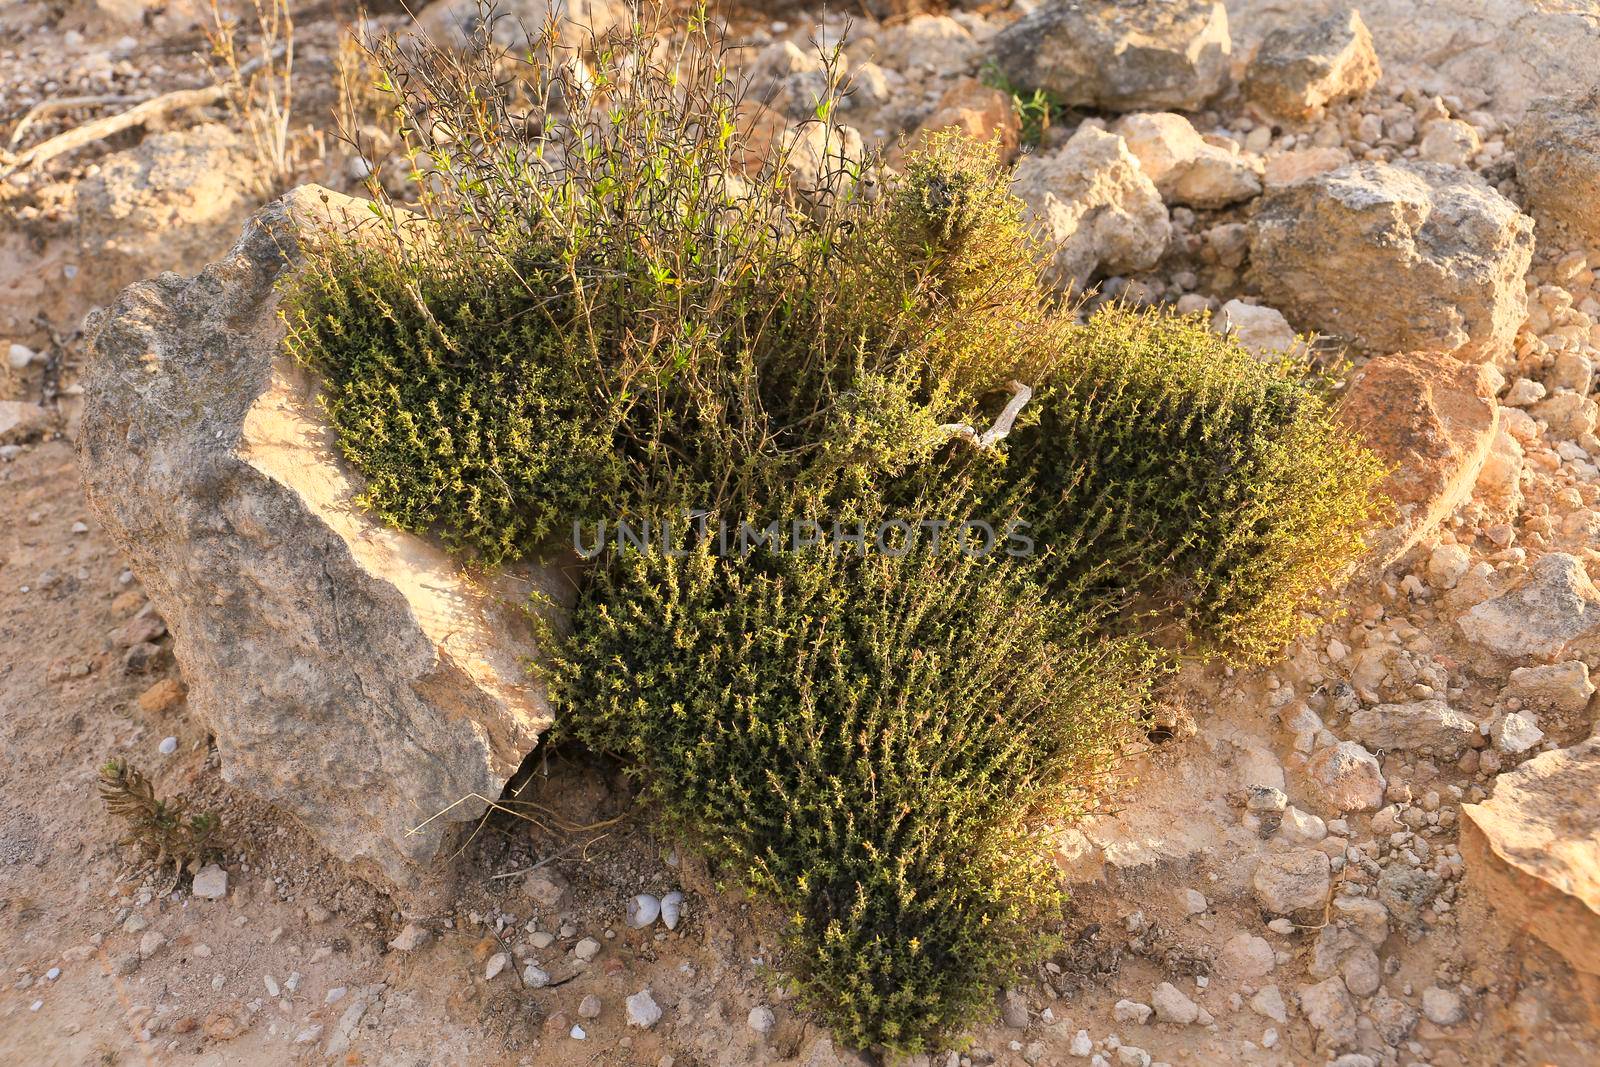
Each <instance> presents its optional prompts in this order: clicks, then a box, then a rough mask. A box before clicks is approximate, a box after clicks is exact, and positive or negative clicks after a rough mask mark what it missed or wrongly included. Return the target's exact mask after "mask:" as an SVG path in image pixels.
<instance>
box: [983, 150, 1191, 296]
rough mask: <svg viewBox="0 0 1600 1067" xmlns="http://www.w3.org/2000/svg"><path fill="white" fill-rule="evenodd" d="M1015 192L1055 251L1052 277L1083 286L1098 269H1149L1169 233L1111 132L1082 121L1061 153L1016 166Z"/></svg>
mask: <svg viewBox="0 0 1600 1067" xmlns="http://www.w3.org/2000/svg"><path fill="white" fill-rule="evenodd" d="M1014 188H1015V191H1016V194H1017V195H1018V196H1019V197H1021V198H1022V200H1023V202H1024V203H1025V204H1027V206H1028V213H1029V215H1030V216H1031V218H1032V220H1033V222H1034V224H1035V225H1036V226H1038V227H1039V228H1040V230H1041V231H1042V232H1043V237H1044V240H1045V241H1046V243H1047V246H1048V247H1050V248H1052V249H1054V250H1055V252H1054V258H1053V261H1052V266H1051V272H1052V275H1053V277H1052V280H1053V281H1054V283H1055V284H1056V285H1058V286H1060V287H1061V288H1062V289H1067V290H1076V289H1081V288H1083V287H1084V286H1086V285H1087V284H1088V283H1089V282H1090V281H1091V280H1092V279H1093V278H1094V277H1095V276H1096V275H1097V274H1098V273H1101V272H1107V273H1120V272H1129V271H1139V270H1147V269H1149V268H1150V267H1153V266H1155V264H1156V262H1157V261H1158V260H1159V259H1160V258H1161V254H1162V253H1163V252H1164V251H1166V247H1167V241H1168V240H1169V238H1170V237H1171V234H1172V225H1171V222H1170V221H1169V219H1168V217H1167V208H1166V205H1165V204H1163V203H1162V202H1161V194H1160V193H1159V192H1157V191H1156V187H1155V185H1154V183H1152V182H1151V181H1150V179H1149V177H1148V176H1146V174H1145V173H1144V171H1143V169H1141V168H1140V166H1139V160H1138V159H1137V158H1136V157H1135V156H1134V155H1133V153H1131V152H1129V151H1128V146H1127V144H1126V143H1125V142H1124V141H1123V140H1122V138H1121V137H1118V136H1117V135H1116V134H1112V133H1107V132H1105V131H1104V130H1099V129H1096V128H1094V127H1093V126H1084V127H1082V128H1081V129H1079V130H1078V132H1077V133H1075V134H1073V136H1072V139H1071V140H1070V141H1068V142H1067V143H1066V145H1065V146H1064V147H1063V148H1062V149H1061V151H1059V152H1057V153H1055V154H1054V155H1050V156H1029V157H1027V158H1026V159H1024V160H1023V161H1022V162H1021V163H1019V164H1018V165H1017V170H1016V183H1015V186H1014Z"/></svg>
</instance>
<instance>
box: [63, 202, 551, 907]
mask: <svg viewBox="0 0 1600 1067" xmlns="http://www.w3.org/2000/svg"><path fill="white" fill-rule="evenodd" d="M344 213H348V215H347V217H349V218H352V219H364V218H368V217H370V215H369V213H368V212H367V211H366V209H365V204H364V203H363V202H361V201H355V200H351V199H350V198H347V197H343V196H339V195H338V194H335V193H330V192H327V191H324V190H319V189H317V188H316V187H314V186H302V187H301V188H299V189H297V190H295V191H294V192H291V193H290V194H289V195H287V196H285V197H284V198H283V199H281V200H278V201H276V202H274V203H272V204H270V205H268V206H267V207H265V208H263V209H262V210H261V211H260V212H259V213H258V214H257V215H256V216H255V217H254V218H253V219H252V220H251V222H250V223H249V225H248V226H247V227H246V229H245V231H244V234H243V236H242V237H241V238H240V240H239V242H238V243H237V244H236V245H235V246H234V248H233V249H232V251H230V252H229V253H228V255H227V256H225V257H224V258H223V259H222V260H220V261H219V262H217V263H215V264H213V265H211V266H210V267H207V268H206V269H205V270H204V271H202V272H201V274H200V275H199V277H197V278H195V279H194V280H192V281H186V280H184V279H183V278H180V277H179V276H177V275H175V274H164V275H162V276H161V277H160V278H157V279H156V280H154V281H150V282H141V283H139V284H136V285H134V286H131V287H130V288H129V289H127V290H126V291H124V292H123V294H122V295H121V296H120V297H119V298H118V299H117V301H116V303H115V304H114V305H113V306H112V307H111V308H110V309H109V310H107V311H105V312H102V313H100V314H98V315H97V316H96V317H95V318H94V319H93V320H92V321H91V323H90V325H89V338H90V340H89V347H90V350H91V352H92V354H93V358H92V362H91V364H90V366H89V369H88V375H87V379H86V383H85V391H86V394H87V400H86V407H85V411H84V415H83V430H82V439H81V448H80V465H81V467H82V471H83V476H84V481H85V484H86V488H87V491H88V499H89V503H90V506H91V508H92V509H93V511H94V512H95V514H96V516H97V517H98V519H99V521H100V524H101V525H102V526H103V527H104V528H105V529H106V530H108V531H109V532H110V533H111V534H112V536H113V537H114V538H115V540H116V541H117V543H118V544H119V545H120V546H121V548H122V549H123V550H124V551H125V552H126V553H127V554H128V556H129V558H130V561H131V563H132V566H133V569H134V570H135V571H136V572H137V573H138V575H139V577H140V579H141V580H142V582H143V584H144V588H145V590H146V591H147V592H148V593H149V596H150V600H151V602H152V604H154V605H155V607H156V609H157V611H158V612H159V614H160V616H161V617H162V618H164V619H165V620H166V621H167V623H168V625H169V626H170V628H171V630H172V633H173V635H174V638H175V651H176V654H177V658H178V661H179V664H180V665H181V667H182V669H183V676H184V678H185V679H186V680H187V681H188V683H189V709H190V711H191V712H193V713H194V714H195V715H196V716H197V717H198V718H199V719H200V721H202V722H203V723H205V724H206V726H207V727H208V728H209V729H210V730H211V731H212V733H213V734H214V735H215V737H216V743H217V747H218V749H219V751H220V753H221V757H222V773H223V776H224V778H225V779H227V780H228V781H230V782H232V783H233V784H234V785H236V786H238V787H240V788H242V789H245V790H247V791H249V792H251V793H254V794H256V795H257V796H259V797H261V798H262V799H264V800H267V801H269V802H271V803H273V804H274V805H276V806H278V807H279V808H280V809H281V810H283V811H284V812H286V813H288V814H290V815H292V816H294V817H295V818H296V819H298V820H299V821H300V822H301V823H302V824H303V825H304V826H305V827H306V829H307V830H308V831H309V832H310V833H311V834H312V836H313V837H315V838H316V839H317V840H318V841H319V842H320V843H321V844H322V845H323V846H324V847H326V848H327V849H328V850H329V851H330V852H332V853H333V854H334V855H336V856H338V857H341V858H343V859H345V860H348V861H351V862H352V863H354V864H355V866H356V870H357V872H358V873H361V874H363V875H364V876H367V877H373V878H376V879H378V880H380V881H386V882H388V883H389V884H391V885H392V886H394V887H396V888H399V889H401V890H407V889H412V888H416V887H418V886H419V885H421V884H422V883H423V881H424V877H423V872H422V869H421V865H423V864H425V863H427V862H428V861H429V860H431V859H432V858H433V857H434V856H435V855H436V854H437V853H438V852H439V850H440V847H441V845H442V844H443V842H444V840H445V838H446V836H447V834H448V833H449V831H450V829H451V827H452V826H453V825H455V824H458V823H460V822H461V821H462V820H470V819H473V818H476V817H477V815H478V814H480V813H481V812H482V811H483V810H484V807H485V804H484V800H483V799H481V798H493V797H495V796H497V795H498V794H499V792H500V789H501V787H502V786H503V785H504V783H505V781H506V779H507V778H508V777H509V776H510V775H511V774H512V772H514V771H515V770H516V768H517V767H518V765H519V764H520V762H521V760H522V758H523V757H524V756H525V755H526V754H527V753H528V752H529V751H531V750H532V748H533V747H534V745H535V744H536V743H537V741H538V739H539V735H540V734H541V733H542V732H543V730H544V728H545V726H546V725H548V723H549V721H550V713H549V709H548V705H547V704H546V702H545V699H544V696H543V694H542V692H541V691H540V689H539V688H538V687H537V686H535V685H534V684H533V683H532V682H531V681H530V680H529V678H528V676H527V674H526V671H525V668H524V666H523V664H524V662H525V657H526V656H527V655H528V654H529V653H530V651H531V650H532V648H533V647H534V646H533V645H532V640H533V637H532V633H531V630H530V627H529V624H528V622H527V621H526V619H525V617H524V615H523V612H522V610H521V605H523V604H525V603H526V602H527V597H528V591H529V589H530V587H531V588H534V589H543V590H546V591H549V592H552V593H559V589H560V583H559V580H558V578H557V577H556V574H555V572H554V570H551V571H538V570H534V569H531V568H529V569H525V570H522V571H520V572H511V573H507V574H505V575H502V576H501V577H498V578H495V579H480V578H474V577H472V576H470V575H469V574H468V573H466V572H464V571H463V570H462V569H461V568H460V567H459V566H457V564H456V561H455V560H454V559H452V558H451V557H449V556H448V555H446V554H445V553H444V552H443V551H442V550H440V549H439V548H437V547H435V546H434V545H432V544H430V543H428V542H426V541H424V540H422V539H420V538H417V537H414V536H411V535H409V534H405V533H400V532H398V531H395V530H391V529H388V528H386V527H384V526H382V525H380V524H379V522H378V521H377V520H376V519H375V518H373V517H371V516H369V515H367V514H366V513H365V512H363V511H362V510H361V509H360V508H359V507H357V506H356V504H355V502H354V501H355V498H356V496H357V494H358V493H359V491H360V488H361V486H360V480H359V477H358V476H357V475H355V474H354V473H353V472H351V471H350V470H349V469H348V468H347V467H346V466H345V465H344V463H343V462H342V460H341V458H340V456H339V452H338V447H337V444H336V441H335V439H334V434H333V431H332V430H331V428H330V427H329V426H328V425H327V424H326V423H325V421H324V420H323V417H322V413H321V410H320V409H319V407H318V405H317V386H316V383H315V382H314V381H312V380H310V379H309V378H308V376H307V374H306V373H305V372H304V371H303V370H302V369H301V368H300V367H299V366H298V365H297V364H296V363H295V362H294V361H293V360H292V359H291V358H290V357H288V356H287V355H286V354H284V353H283V352H282V345H281V341H282V337H283V327H282V324H281V322H280V321H279V319H278V316H277V294H276V292H275V290H274V284H275V282H276V281H277V280H278V278H279V276H280V275H281V274H282V273H283V272H284V271H285V270H286V269H288V268H289V267H290V266H291V264H292V263H293V262H294V261H295V260H296V259H297V256H298V253H297V251H296V248H297V244H296V234H297V233H299V232H303V228H304V227H308V226H318V225H323V224H324V220H326V219H327V218H329V217H330V216H333V215H338V214H344ZM474 794H476V795H477V796H478V797H479V798H480V799H471V797H472V796H473V795H474ZM464 798H466V802H465V803H461V804H460V805H459V806H456V807H452V805H456V804H457V802H458V801H462V800H463V799H464ZM445 809H450V810H449V812H448V814H446V815H445V816H444V817H443V818H441V819H438V820H437V821H434V822H432V823H430V824H429V825H428V826H427V827H426V828H424V829H422V830H420V831H419V832H416V833H412V832H411V831H412V828H413V827H417V826H419V825H420V824H421V823H423V822H424V821H425V820H427V819H429V818H430V817H431V816H433V815H434V814H436V813H438V812H441V811H445Z"/></svg>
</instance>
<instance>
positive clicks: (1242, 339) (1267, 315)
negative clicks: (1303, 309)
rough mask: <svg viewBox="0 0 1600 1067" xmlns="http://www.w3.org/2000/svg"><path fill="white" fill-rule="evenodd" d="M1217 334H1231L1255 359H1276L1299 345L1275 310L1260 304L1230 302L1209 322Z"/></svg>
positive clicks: (1241, 301) (1289, 328)
mask: <svg viewBox="0 0 1600 1067" xmlns="http://www.w3.org/2000/svg"><path fill="white" fill-rule="evenodd" d="M1211 327H1212V329H1214V330H1216V331H1217V332H1218V333H1225V334H1231V335H1232V336H1233V338H1234V339H1235V340H1236V341H1238V342H1239V343H1240V344H1241V345H1243V346H1244V347H1245V348H1247V349H1249V350H1250V351H1251V352H1254V353H1255V354H1256V355H1258V356H1268V357H1271V356H1278V355H1281V354H1283V353H1287V352H1292V351H1293V350H1294V349H1295V348H1296V347H1297V346H1298V345H1299V341H1298V339H1296V337H1295V333H1294V327H1293V326H1290V325H1289V320H1288V319H1286V318H1284V317H1283V313H1282V312H1281V311H1278V310H1277V309H1276V308H1269V307H1262V306H1260V305H1259V304H1246V303H1245V302H1244V301H1243V300H1230V301H1228V302H1227V303H1226V304H1223V305H1222V310H1221V311H1220V312H1219V313H1218V314H1217V317H1216V318H1215V319H1213V320H1212V321H1211Z"/></svg>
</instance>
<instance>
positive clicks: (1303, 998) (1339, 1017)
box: [1299, 976, 1359, 1050]
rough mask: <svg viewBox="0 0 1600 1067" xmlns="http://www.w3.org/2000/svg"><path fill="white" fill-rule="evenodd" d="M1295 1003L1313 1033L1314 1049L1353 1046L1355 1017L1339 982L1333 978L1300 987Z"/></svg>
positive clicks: (1353, 1009) (1349, 1001) (1351, 1003)
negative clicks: (1314, 1037)
mask: <svg viewBox="0 0 1600 1067" xmlns="http://www.w3.org/2000/svg"><path fill="white" fill-rule="evenodd" d="M1299 1000H1300V1010H1301V1012H1303V1013H1304V1014H1305V1017H1306V1021H1307V1022H1309V1023H1310V1024H1311V1028H1312V1029H1313V1030H1315V1031H1316V1042H1317V1047H1318V1048H1321V1049H1325V1050H1338V1049H1343V1048H1348V1047H1349V1046H1351V1045H1353V1044H1354V1043H1355V1041H1356V1036H1357V1032H1356V1025H1357V1022H1358V1021H1359V1017H1358V1016H1357V1014H1356V1006H1355V1002H1354V1001H1352V1000H1351V999H1350V993H1349V992H1348V991H1347V990H1346V989H1345V987H1344V980H1343V979H1341V978H1338V977H1337V976H1335V977H1333V978H1328V979H1325V980H1323V981H1321V982H1318V983H1317V984H1316V985H1308V986H1301V987H1300V991H1299Z"/></svg>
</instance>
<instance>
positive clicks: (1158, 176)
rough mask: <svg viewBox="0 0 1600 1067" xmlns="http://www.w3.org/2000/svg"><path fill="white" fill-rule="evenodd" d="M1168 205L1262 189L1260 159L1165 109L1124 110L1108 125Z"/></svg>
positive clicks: (1213, 202)
mask: <svg viewBox="0 0 1600 1067" xmlns="http://www.w3.org/2000/svg"><path fill="white" fill-rule="evenodd" d="M1112 129H1113V130H1114V132H1116V133H1117V134H1119V135H1120V136H1121V137H1122V139H1123V140H1124V141H1126V142H1127V145H1128V151H1130V152H1132V153H1133V154H1134V155H1135V156H1136V157H1138V160H1139V165H1140V166H1141V167H1143V168H1144V172H1145V175H1146V176H1147V177H1149V179H1150V180H1151V181H1153V182H1155V184H1156V189H1157V190H1159V191H1160V193H1161V198H1162V199H1163V200H1165V201H1166V202H1167V203H1168V204H1184V205H1187V206H1189V207H1198V208H1220V207H1224V206H1226V205H1228V204H1233V203H1237V202H1239V201H1241V200H1249V199H1250V198H1251V197H1253V196H1256V195H1257V194H1259V193H1260V192H1261V161H1260V160H1259V159H1257V158H1255V157H1254V156H1249V155H1245V154H1243V153H1241V152H1240V151H1239V146H1238V145H1237V144H1233V143H1232V142H1228V143H1226V144H1218V143H1215V142H1214V141H1209V140H1207V139H1206V138H1204V137H1202V136H1201V135H1200V133H1199V131H1197V130H1196V129H1195V128H1194V127H1193V126H1191V125H1190V124H1189V120H1188V119H1186V118H1184V117H1183V116H1182V115H1175V114H1173V113H1172V112H1170V111H1155V112H1141V113H1139V114H1135V115H1126V116H1124V117H1123V118H1122V119H1120V120H1118V122H1117V123H1116V125H1115V126H1113V127H1112Z"/></svg>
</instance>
